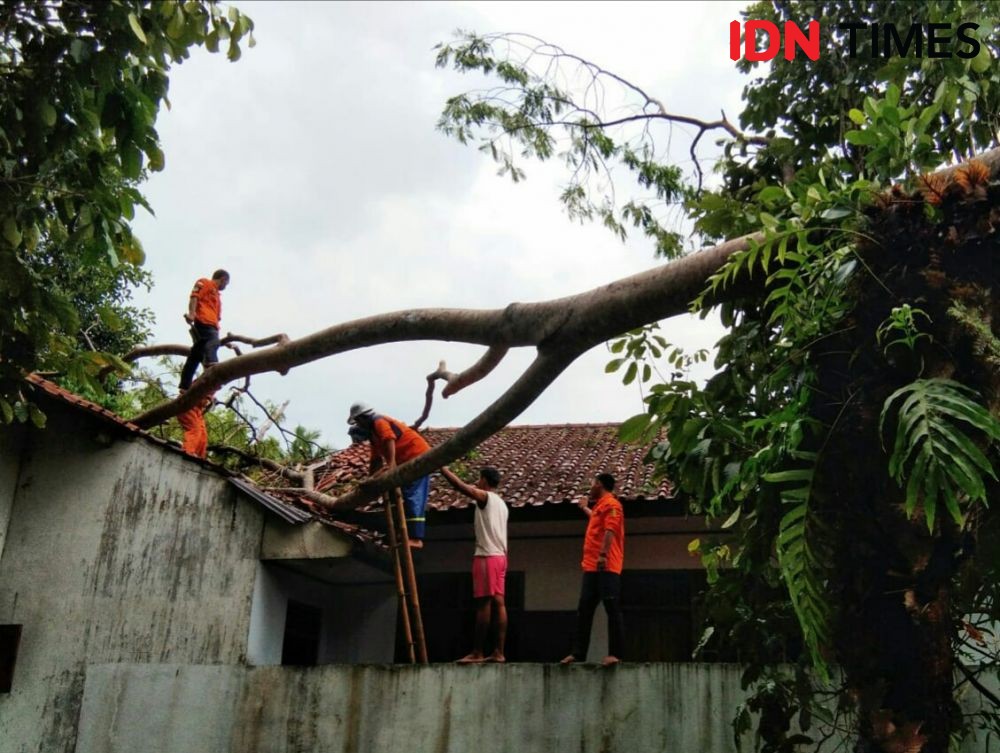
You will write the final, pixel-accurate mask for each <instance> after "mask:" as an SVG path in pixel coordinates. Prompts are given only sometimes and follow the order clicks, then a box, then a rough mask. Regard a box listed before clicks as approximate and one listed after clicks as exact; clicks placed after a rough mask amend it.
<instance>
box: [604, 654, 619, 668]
mask: <svg viewBox="0 0 1000 753" xmlns="http://www.w3.org/2000/svg"><path fill="white" fill-rule="evenodd" d="M620 663H621V659H619V658H618V657H617V656H605V657H604V659H602V660H601V666H602V667H613V666H615V665H616V664H620Z"/></svg>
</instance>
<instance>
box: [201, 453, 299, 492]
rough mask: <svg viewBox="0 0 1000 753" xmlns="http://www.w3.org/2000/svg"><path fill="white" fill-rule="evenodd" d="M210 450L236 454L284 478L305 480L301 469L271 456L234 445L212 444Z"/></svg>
mask: <svg viewBox="0 0 1000 753" xmlns="http://www.w3.org/2000/svg"><path fill="white" fill-rule="evenodd" d="M208 449H209V450H211V451H212V452H216V453H220V454H223V455H236V456H237V457H239V458H241V459H242V460H245V461H246V462H248V463H252V464H254V465H259V466H260V467H261V468H265V469H267V470H269V471H274V472H275V473H278V474H280V475H281V476H283V477H284V478H287V479H288V480H290V481H298V482H300V483H302V482H304V480H305V474H304V473H302V472H301V471H296V470H295V469H293V468H289V467H288V466H284V465H282V464H281V463H276V462H275V461H273V460H271V459H270V458H262V457H260V456H259V455H254V454H253V453H252V452H247V451H246V450H241V449H240V448H239V447H233V446H232V445H216V444H213V445H210V446H209V448H208Z"/></svg>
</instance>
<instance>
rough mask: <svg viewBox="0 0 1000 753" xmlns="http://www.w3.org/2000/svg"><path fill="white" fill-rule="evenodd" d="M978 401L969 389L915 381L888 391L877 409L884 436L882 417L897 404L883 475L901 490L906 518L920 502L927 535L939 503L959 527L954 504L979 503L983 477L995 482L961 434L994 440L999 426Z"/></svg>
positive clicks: (947, 383) (993, 474)
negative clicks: (976, 432)
mask: <svg viewBox="0 0 1000 753" xmlns="http://www.w3.org/2000/svg"><path fill="white" fill-rule="evenodd" d="M978 398H979V395H978V394H977V393H976V391H975V390H972V389H970V388H969V387H966V386H965V385H964V384H960V383H959V382H955V381H953V380H950V379H918V380H917V381H915V382H912V383H911V384H908V385H906V386H905V387H901V388H900V389H898V390H896V391H895V392H893V393H892V394H891V395H890V396H889V397H888V399H886V401H885V404H884V405H883V407H882V414H881V416H880V417H879V432H880V433H881V434H882V435H883V437H884V435H885V422H886V418H887V417H888V416H889V414H890V413H891V412H892V410H893V409H894V408H895V407H896V406H897V405H898V408H897V409H896V410H897V411H898V415H897V419H896V436H895V439H894V441H893V448H892V453H891V455H890V457H889V473H890V475H891V476H892V477H893V478H894V479H895V481H896V482H897V483H898V484H900V485H901V486H904V488H905V493H906V498H905V499H906V501H905V504H904V507H905V510H906V514H907V515H909V516H911V517H912V516H913V515H914V514H915V513H916V510H917V507H918V505H919V504H921V503H922V505H923V511H924V517H925V519H926V521H927V527H928V529H929V530H931V531H933V530H934V524H935V522H936V520H937V513H938V505H939V504H943V505H944V507H945V509H946V510H947V512H948V514H949V515H950V516H951V517H952V519H953V520H954V521H955V522H956V523H958V524H959V525H961V524H962V522H963V520H964V513H963V512H962V505H961V504H960V502H961V501H963V500H967V501H968V502H983V503H985V502H986V482H985V477H987V476H988V477H989V478H992V479H994V480H995V479H996V477H997V476H996V472H995V470H994V468H993V465H992V463H990V461H989V459H988V458H987V457H986V455H985V453H984V452H983V451H982V450H981V449H980V448H979V447H978V446H977V445H976V443H975V442H974V441H973V439H972V438H971V437H970V436H969V434H968V433H967V432H968V430H969V428H970V427H971V428H973V429H978V430H979V431H981V432H982V433H983V434H985V435H986V437H987V439H988V440H990V441H993V440H996V439H1000V421H998V420H997V419H996V418H995V417H994V416H993V415H991V414H990V412H989V411H987V410H986V409H985V408H983V407H982V406H981V405H980V404H979V403H978V402H976V401H977V399H978Z"/></svg>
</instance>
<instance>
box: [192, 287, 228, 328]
mask: <svg viewBox="0 0 1000 753" xmlns="http://www.w3.org/2000/svg"><path fill="white" fill-rule="evenodd" d="M191 297H192V298H194V299H195V309H194V320H195V321H196V322H198V323H199V324H206V325H208V326H209V327H218V326H219V322H220V321H222V296H221V295H219V286H218V285H216V284H215V280H210V279H208V278H207V277H202V278H201V279H200V280H198V282H196V283H195V284H194V288H193V289H192V290H191Z"/></svg>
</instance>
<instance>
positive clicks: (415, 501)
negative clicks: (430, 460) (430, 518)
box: [347, 403, 431, 549]
mask: <svg viewBox="0 0 1000 753" xmlns="http://www.w3.org/2000/svg"><path fill="white" fill-rule="evenodd" d="M347 423H349V424H351V425H352V426H358V427H360V428H361V429H362V430H363V431H364V432H367V434H368V436H369V442H371V445H370V446H371V461H370V463H369V472H376V471H377V473H379V474H381V473H387V472H388V471H391V470H393V469H395V467H396V465H397V464H399V463H405V462H406V461H407V460H413V458H415V457H418V456H419V455H423V454H424V453H425V452H427V451H428V450H429V449H430V448H431V446H430V445H429V444H427V441H426V440H425V439H424V438H423V437H422V436H420V434H419V433H418V432H416V431H414V430H413V429H411V428H410V427H409V426H407V425H406V424H404V423H403V422H402V421H397V420H396V419H395V418H390V417H389V416H381V415H379V414H377V413H376V412H375V411H374V410H372V409H371V408H370V407H369V406H367V405H365V404H364V403H355V404H354V405H352V406H351V411H350V415H349V416H348V417H347ZM402 492H403V502H404V507H405V508H406V530H407V532H408V533H409V536H410V546H411V547H413V548H414V549H420V548H421V547H423V545H424V522H425V519H424V510H425V508H426V507H427V495H428V494H429V493H430V476H424V477H423V478H420V479H417V480H416V481H413V482H412V483H410V484H407V485H406V486H404V487H403V489H402Z"/></svg>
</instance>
